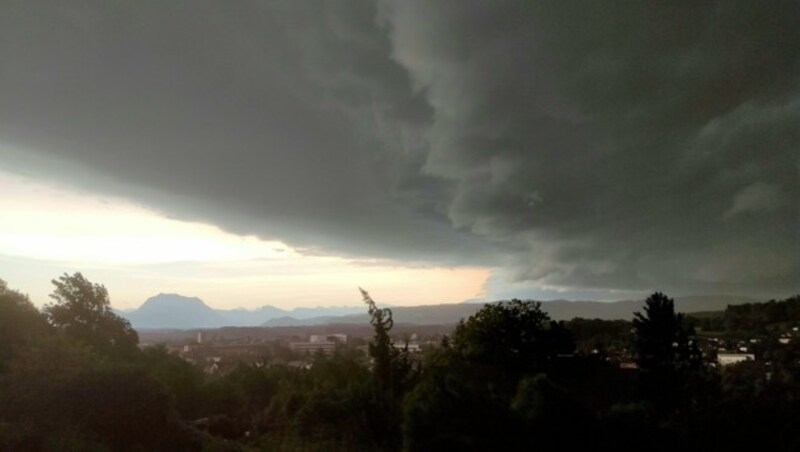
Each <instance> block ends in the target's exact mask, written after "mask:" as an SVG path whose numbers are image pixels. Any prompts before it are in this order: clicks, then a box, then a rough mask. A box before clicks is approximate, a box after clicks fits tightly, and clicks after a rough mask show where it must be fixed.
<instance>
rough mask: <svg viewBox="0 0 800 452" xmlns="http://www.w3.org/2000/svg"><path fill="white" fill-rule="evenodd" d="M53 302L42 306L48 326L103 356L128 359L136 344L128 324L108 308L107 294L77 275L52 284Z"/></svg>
mask: <svg viewBox="0 0 800 452" xmlns="http://www.w3.org/2000/svg"><path fill="white" fill-rule="evenodd" d="M52 283H53V285H54V286H55V289H54V290H53V293H52V294H51V295H50V298H52V299H53V300H54V301H55V302H54V303H50V304H48V305H46V306H45V307H44V314H45V316H46V317H47V320H48V321H49V322H50V324H51V325H53V326H54V327H56V328H57V329H59V330H61V331H63V332H64V333H65V334H66V335H68V336H70V337H71V338H72V339H74V340H76V341H78V342H80V343H82V344H85V345H87V346H89V347H91V348H93V349H94V350H95V351H97V352H98V353H101V354H103V355H106V356H125V357H130V356H132V355H133V354H134V353H135V351H136V345H137V343H138V342H139V338H138V335H137V334H136V331H135V330H134V329H133V328H131V326H130V323H129V322H128V321H127V320H125V319H123V318H122V317H120V316H118V315H116V314H115V313H114V311H113V310H112V309H111V303H110V301H109V299H108V291H107V290H106V288H105V287H104V286H102V285H100V284H93V283H91V282H90V281H89V280H87V279H86V278H84V276H83V275H82V274H80V273H75V274H74V275H72V276H69V275H68V274H66V273H65V274H64V275H62V276H61V277H59V278H58V279H54V280H53V281H52Z"/></svg>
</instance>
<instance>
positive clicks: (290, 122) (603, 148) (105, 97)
mask: <svg viewBox="0 0 800 452" xmlns="http://www.w3.org/2000/svg"><path fill="white" fill-rule="evenodd" d="M798 22H800V3H798V2H797V1H780V0H776V1H772V2H750V1H737V0H726V1H702V0H692V1H674V2H627V1H594V2H577V1H569V0H565V1H559V2H536V1H524V2H523V1H518V2H505V1H491V2H483V1H476V2H460V1H441V2H429V1H415V0H403V1H383V0H380V1H369V0H363V1H340V2H311V1H307V2H306V1H300V2H298V1H266V2H252V1H240V2H203V3H199V2H198V3H184V2H96V1H80V0H78V1H72V2H57V1H53V2H48V1H42V2H28V1H16V0H10V1H8V2H4V6H3V14H2V15H0V61H2V64H0V278H2V279H4V280H6V281H7V282H8V283H9V286H10V287H13V288H17V289H20V290H22V291H24V292H27V293H29V294H30V295H31V297H32V299H33V300H34V302H35V303H37V304H41V303H44V302H46V301H47V293H48V292H49V291H50V289H51V287H50V285H49V280H50V279H52V278H55V277H57V276H58V275H60V274H62V273H64V272H68V273H72V272H75V271H81V272H83V273H84V275H85V276H87V277H88V278H89V279H91V280H92V281H95V282H100V283H103V284H105V285H106V286H107V287H108V289H109V292H110V294H111V298H112V304H114V305H115V306H118V307H123V308H128V307H135V306H138V305H139V304H140V303H141V302H143V301H144V300H145V299H146V298H147V297H149V296H151V295H154V294H156V293H159V292H178V293H182V294H184V295H190V296H199V297H200V298H202V299H204V300H205V301H206V302H207V303H208V304H209V305H212V306H214V307H219V308H230V307H237V306H244V307H257V306H260V305H263V304H273V305H276V306H280V307H287V308H290V307H293V306H317V305H325V306H330V305H354V304H358V303H359V302H360V300H359V297H358V291H357V287H358V286H363V287H364V288H366V289H367V290H370V292H371V294H372V295H373V296H374V298H375V299H376V300H378V301H380V302H385V303H391V304H397V305H403V304H405V305H413V304H430V303H445V302H449V303H451V302H461V301H464V300H467V299H476V298H477V299H486V300H493V299H501V298H510V297H520V298H535V299H555V298H568V299H597V300H614V299H627V298H632V297H639V296H642V295H646V294H647V293H649V292H652V291H655V290H662V291H665V292H667V293H668V294H670V295H673V296H680V295H689V294H736V295H749V296H755V297H761V298H772V297H785V296H789V295H791V294H793V293H798V292H800V127H798V124H800V29H799V28H798V27H797V26H796V24H797V23H798Z"/></svg>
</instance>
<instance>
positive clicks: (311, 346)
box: [289, 341, 337, 355]
mask: <svg viewBox="0 0 800 452" xmlns="http://www.w3.org/2000/svg"><path fill="white" fill-rule="evenodd" d="M336 344H337V343H336V342H332V341H317V342H311V341H309V342H290V343H289V348H290V349H291V350H292V351H293V352H296V353H301V354H306V355H312V354H316V353H325V354H326V355H332V354H333V352H335V351H336Z"/></svg>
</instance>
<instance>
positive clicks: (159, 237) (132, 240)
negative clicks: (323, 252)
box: [0, 172, 491, 309]
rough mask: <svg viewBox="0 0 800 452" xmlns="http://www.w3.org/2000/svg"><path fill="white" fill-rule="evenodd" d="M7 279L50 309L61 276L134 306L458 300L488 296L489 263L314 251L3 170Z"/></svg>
mask: <svg viewBox="0 0 800 452" xmlns="http://www.w3.org/2000/svg"><path fill="white" fill-rule="evenodd" d="M0 187H2V190H0V212H3V214H2V216H1V217H0V278H2V279H4V280H6V282H7V283H8V284H9V286H10V287H12V288H14V289H18V290H21V291H23V292H26V293H28V294H29V295H30V296H31V299H32V301H33V302H34V303H35V304H37V305H39V306H41V305H42V304H44V303H45V302H47V301H48V298H47V294H49V293H50V292H51V290H52V286H51V285H50V283H49V281H50V280H51V279H53V278H56V277H58V276H59V275H60V274H62V273H64V272H67V273H70V274H71V273H73V272H75V271H80V272H82V273H83V274H84V275H85V276H86V277H87V278H89V279H90V280H91V281H93V282H96V283H101V284H104V285H105V286H106V287H107V288H108V290H109V294H110V297H111V302H112V305H114V306H115V307H118V308H122V309H128V308H135V307H138V306H139V305H140V304H141V303H143V302H144V301H145V300H146V299H147V298H149V297H150V296H153V295H155V294H157V293H160V292H175V293H180V294H182V295H187V296H197V297H199V298H201V299H203V301H205V302H206V304H208V305H209V306H212V307H214V308H218V309H232V308H238V307H244V308H251V309H252V308H258V307H260V306H263V305H267V304H270V305H274V306H278V307H281V308H287V309H290V308H294V307H315V306H342V305H351V306H352V305H358V304H359V303H360V297H359V295H358V291H357V287H358V286H363V287H365V288H366V289H367V290H370V292H371V293H372V294H373V295H374V296H375V298H376V300H378V301H379V302H380V303H386V304H392V305H398V306H402V305H407V306H410V305H421V304H439V303H456V302H461V301H463V300H465V299H470V298H476V297H482V296H483V294H484V285H485V283H486V281H487V279H488V278H489V275H490V273H491V271H490V270H489V269H487V268H462V267H459V268H442V267H420V266H413V265H410V264H408V263H403V262H394V261H383V260H357V259H347V258H342V257H335V256H317V255H307V254H303V253H301V252H300V251H298V250H296V249H294V248H292V247H290V246H288V245H287V244H284V243H282V242H280V241H274V240H272V241H270V240H262V239H259V238H257V237H253V236H238V235H235V234H231V233H228V232H225V231H222V230H221V229H219V228H217V227H215V226H212V225H208V224H202V223H196V222H185V221H180V220H175V219H169V218H166V217H165V216H163V215H162V214H159V213H158V212H155V211H153V210H150V209H147V208H146V207H142V206H138V205H135V204H133V203H131V202H129V201H126V200H122V199H115V198H109V197H100V196H97V195H93V194H86V193H80V192H77V191H74V190H71V189H68V188H65V187H56V186H53V185H47V184H44V183H41V182H39V181H36V180H33V179H30V178H26V177H22V176H18V175H14V174H10V173H4V172H0Z"/></svg>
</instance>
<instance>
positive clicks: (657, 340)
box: [633, 292, 702, 409]
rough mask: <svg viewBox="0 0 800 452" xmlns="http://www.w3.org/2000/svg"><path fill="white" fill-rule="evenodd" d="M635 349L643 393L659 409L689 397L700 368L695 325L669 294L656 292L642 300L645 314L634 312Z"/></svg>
mask: <svg viewBox="0 0 800 452" xmlns="http://www.w3.org/2000/svg"><path fill="white" fill-rule="evenodd" d="M633 327H634V350H635V352H636V360H637V364H638V365H639V369H640V372H641V377H642V385H643V389H644V391H645V394H646V395H647V396H648V397H649V398H650V399H651V401H653V402H654V403H655V404H656V407H657V408H659V409H671V408H675V407H676V405H677V404H678V403H679V402H680V400H679V397H678V396H681V397H684V396H686V397H688V396H689V395H690V394H687V393H686V392H685V389H686V386H687V385H688V383H689V380H690V379H691V377H692V373H694V372H695V371H698V370H700V369H701V368H702V355H701V354H700V351H699V349H698V348H697V340H696V337H695V333H694V328H692V327H691V325H689V324H688V323H687V322H686V321H685V319H684V316H683V314H681V313H676V312H675V303H674V301H673V299H672V298H669V297H667V296H666V295H664V294H663V293H661V292H655V293H654V294H652V295H650V296H649V297H648V298H647V299H646V300H645V307H644V314H643V313H641V312H636V313H634V318H633Z"/></svg>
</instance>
